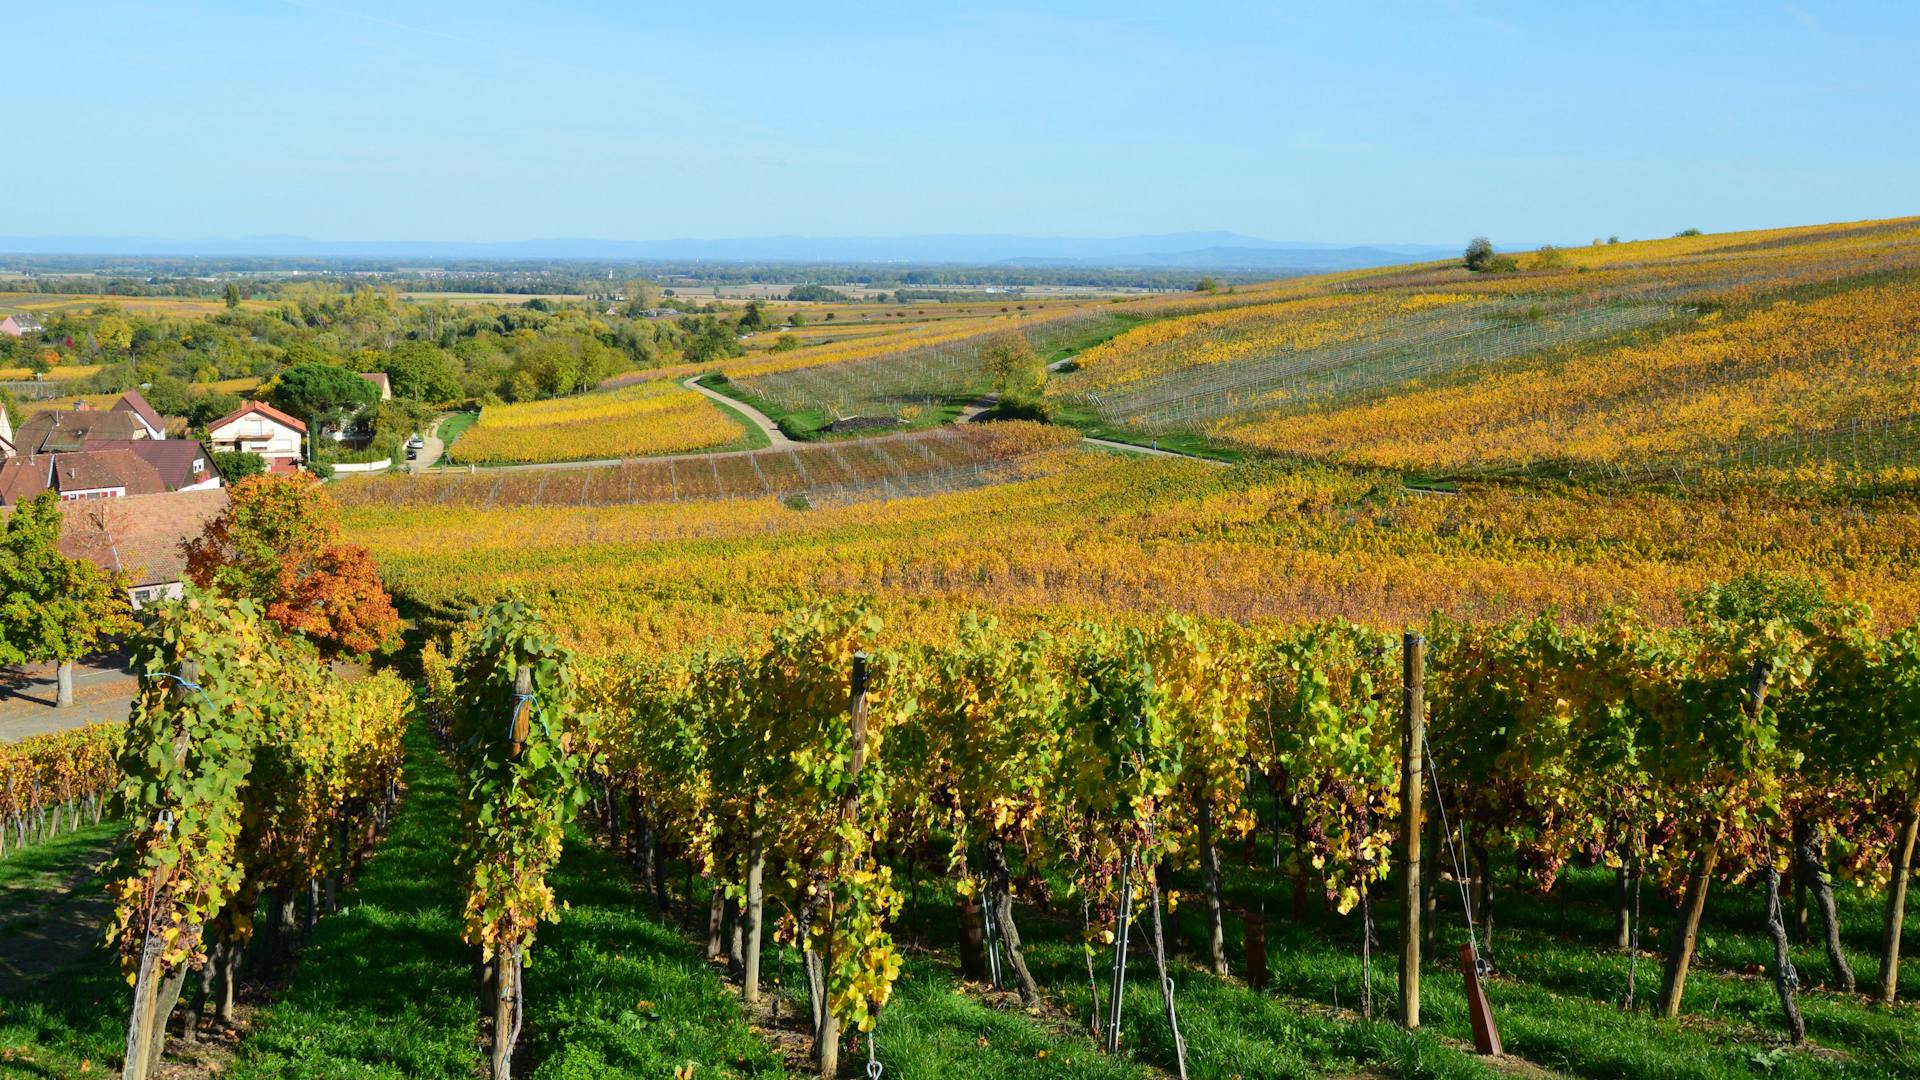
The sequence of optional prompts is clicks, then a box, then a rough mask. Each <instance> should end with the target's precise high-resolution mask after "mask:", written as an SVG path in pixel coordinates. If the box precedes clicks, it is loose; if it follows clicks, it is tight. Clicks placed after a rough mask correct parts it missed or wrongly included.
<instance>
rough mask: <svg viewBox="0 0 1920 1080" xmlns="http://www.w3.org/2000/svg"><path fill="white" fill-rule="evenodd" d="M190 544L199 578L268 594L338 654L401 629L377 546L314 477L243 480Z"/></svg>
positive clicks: (288, 618)
mask: <svg viewBox="0 0 1920 1080" xmlns="http://www.w3.org/2000/svg"><path fill="white" fill-rule="evenodd" d="M186 552H187V576H188V577H190V578H191V579H192V580H193V582H194V584H196V585H199V586H200V587H202V588H207V589H213V590H215V591H217V592H220V593H223V594H226V595H229V596H236V597H252V598H254V599H256V600H259V601H260V602H261V603H263V604H264V605H265V607H266V613H267V617H268V618H269V619H271V620H273V621H274V622H275V623H278V624H279V625H280V626H281V627H282V628H284V629H286V630H288V631H290V632H293V633H297V634H300V635H303V636H305V637H306V638H308V639H309V640H311V641H313V642H314V643H315V644H316V645H318V646H320V649H321V651H322V652H325V653H327V654H329V655H339V654H343V653H368V652H374V651H377V650H379V649H381V648H383V647H385V646H386V645H387V644H388V643H389V642H390V641H392V640H393V638H394V637H395V635H396V634H397V633H398V631H399V629H400V616H399V613H398V612H396V611H395V610H394V608H393V600H392V598H391V597H389V596H388V595H387V591H386V589H385V587H383V586H382V585H381V583H380V573H379V571H378V569H376V568H375V566H374V564H373V560H372V559H371V558H370V557H369V556H368V555H367V549H366V548H363V547H360V546H358V545H356V544H348V543H345V542H344V541H343V540H342V539H341V533H340V511H339V507H338V505H336V504H335V503H334V501H333V498H332V496H330V495H328V494H327V493H326V491H325V490H324V489H323V488H322V487H321V486H320V483H319V482H318V481H316V480H314V479H312V478H310V477H306V476H271V475H263V476H250V477H248V478H247V479H245V480H242V481H241V482H240V483H238V484H235V485H234V486H233V489H232V495H231V497H230V498H229V499H228V502H227V508H226V510H224V511H222V512H221V514H220V516H219V517H217V518H215V519H214V520H213V522H212V523H211V524H209V525H208V526H207V531H206V533H205V534H204V535H202V536H200V537H198V538H197V539H194V540H190V541H188V542H187V545H186Z"/></svg>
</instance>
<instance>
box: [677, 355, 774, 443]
mask: <svg viewBox="0 0 1920 1080" xmlns="http://www.w3.org/2000/svg"><path fill="white" fill-rule="evenodd" d="M699 378H700V376H698V375H695V376H694V377H693V378H691V379H688V380H687V381H686V382H683V383H681V384H680V385H681V386H684V387H686V388H687V389H689V390H692V391H694V392H695V393H699V394H705V395H706V396H708V397H710V398H712V399H713V400H715V401H717V402H719V403H720V404H722V405H725V406H727V407H728V408H731V409H737V410H739V412H740V414H741V415H742V416H745V417H746V418H747V419H749V420H751V421H753V423H754V425H755V426H756V427H758V428H759V429H760V430H761V431H763V432H765V433H766V436H767V438H768V439H769V440H771V441H772V443H773V445H774V446H776V447H781V446H792V445H793V440H792V439H789V438H787V433H786V432H784V431H781V430H780V425H779V424H776V423H774V422H773V421H772V420H771V419H769V418H768V416H767V414H766V413H763V412H761V411H760V410H759V409H756V408H754V407H753V406H751V405H747V404H744V403H742V402H739V401H735V400H734V399H732V398H730V397H728V396H727V395H725V394H723V393H721V392H719V391H718V390H710V389H708V388H707V387H704V386H701V385H700V383H699V382H698V381H697V380H698V379H699ZM692 456H695V457H698V456H699V455H697V454H696V455H692Z"/></svg>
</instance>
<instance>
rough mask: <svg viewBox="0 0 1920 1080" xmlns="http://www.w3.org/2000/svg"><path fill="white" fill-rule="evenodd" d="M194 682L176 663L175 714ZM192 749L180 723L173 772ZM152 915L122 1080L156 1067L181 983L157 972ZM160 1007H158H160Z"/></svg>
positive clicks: (158, 944)
mask: <svg viewBox="0 0 1920 1080" xmlns="http://www.w3.org/2000/svg"><path fill="white" fill-rule="evenodd" d="M199 681H200V665H199V663H198V662H196V661H193V660H182V661H181V662H180V671H179V674H178V676H177V677H176V680H175V682H174V685H173V688H172V690H171V691H169V694H170V696H171V697H172V699H173V707H174V708H175V709H176V710H182V709H186V708H189V707H191V706H192V698H191V697H189V695H190V694H191V693H192V691H191V690H189V689H188V685H189V684H197V683H198V682H199ZM192 748H193V740H192V739H191V738H190V737H188V735H187V730H186V725H185V724H184V723H182V724H181V725H180V728H179V730H178V731H177V732H176V734H175V735H174V738H173V767H174V769H176V770H179V769H184V768H186V764H187V754H188V752H189V751H190V750H192ZM164 813H165V814H166V818H165V822H166V827H167V828H168V829H172V828H173V817H172V812H171V811H165V812H164ZM173 869H174V867H173V866H172V865H168V866H164V867H162V868H161V869H160V870H159V872H158V873H157V874H156V875H155V877H154V882H153V895H154V896H155V897H156V898H157V897H162V896H165V895H166V888H167V879H168V878H169V877H171V876H172V871H173ZM151 919H152V915H151V913H149V915H148V920H149V922H148V926H147V929H146V937H145V940H143V941H142V942H141V945H140V969H139V971H138V972H137V973H136V974H135V976H134V983H133V1008H132V1010H131V1012H130V1014H129V1016H128V1019H127V1053H126V1060H125V1063H124V1064H123V1065H122V1067H121V1072H120V1075H121V1078H122V1080H147V1078H148V1077H150V1076H152V1075H153V1070H154V1068H155V1066H157V1065H159V1064H160V1058H161V1055H162V1054H163V1053H164V1052H165V1050H166V1046H167V1018H168V1017H169V1016H170V1015H171V1014H172V1013H173V1006H174V1004H175V1003H176V1002H178V1001H179V1000H180V986H181V982H182V981H183V980H184V979H185V977H186V972H185V970H184V969H182V970H181V971H180V972H178V973H176V974H175V975H173V976H168V975H167V974H165V972H164V971H163V967H164V965H163V964H162V963H161V960H160V956H161V953H162V952H164V951H165V948H166V946H165V943H164V942H163V940H162V939H161V937H160V935H158V934H156V933H154V932H153V927H152V922H151ZM163 1003H164V1004H163Z"/></svg>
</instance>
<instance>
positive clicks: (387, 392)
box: [360, 371, 393, 401]
mask: <svg viewBox="0 0 1920 1080" xmlns="http://www.w3.org/2000/svg"><path fill="white" fill-rule="evenodd" d="M360 377H361V378H363V379H365V380H367V381H368V382H370V383H372V384H373V385H375V386H377V387H379V388H380V400H381V401H392V400H393V382H392V380H390V379H388V378H387V373H386V372H384V371H362V372H360Z"/></svg>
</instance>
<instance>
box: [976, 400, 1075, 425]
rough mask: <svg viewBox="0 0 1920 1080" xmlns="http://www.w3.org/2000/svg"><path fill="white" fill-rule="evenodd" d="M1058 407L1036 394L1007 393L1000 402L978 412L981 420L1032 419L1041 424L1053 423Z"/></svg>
mask: <svg viewBox="0 0 1920 1080" xmlns="http://www.w3.org/2000/svg"><path fill="white" fill-rule="evenodd" d="M1058 413H1059V407H1058V406H1057V405H1055V404H1054V403H1053V402H1052V401H1050V400H1048V399H1047V398H1043V397H1041V396H1040V395H1038V394H1022V393H1013V394H1008V395H1006V396H1005V397H1002V398H1001V399H1000V403H999V404H998V405H995V406H994V407H993V408H991V409H988V410H987V411H986V412H984V413H981V414H980V419H982V420H1033V421H1036V422H1038V423H1042V424H1051V423H1053V418H1054V417H1055V416H1056V415H1058Z"/></svg>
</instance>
